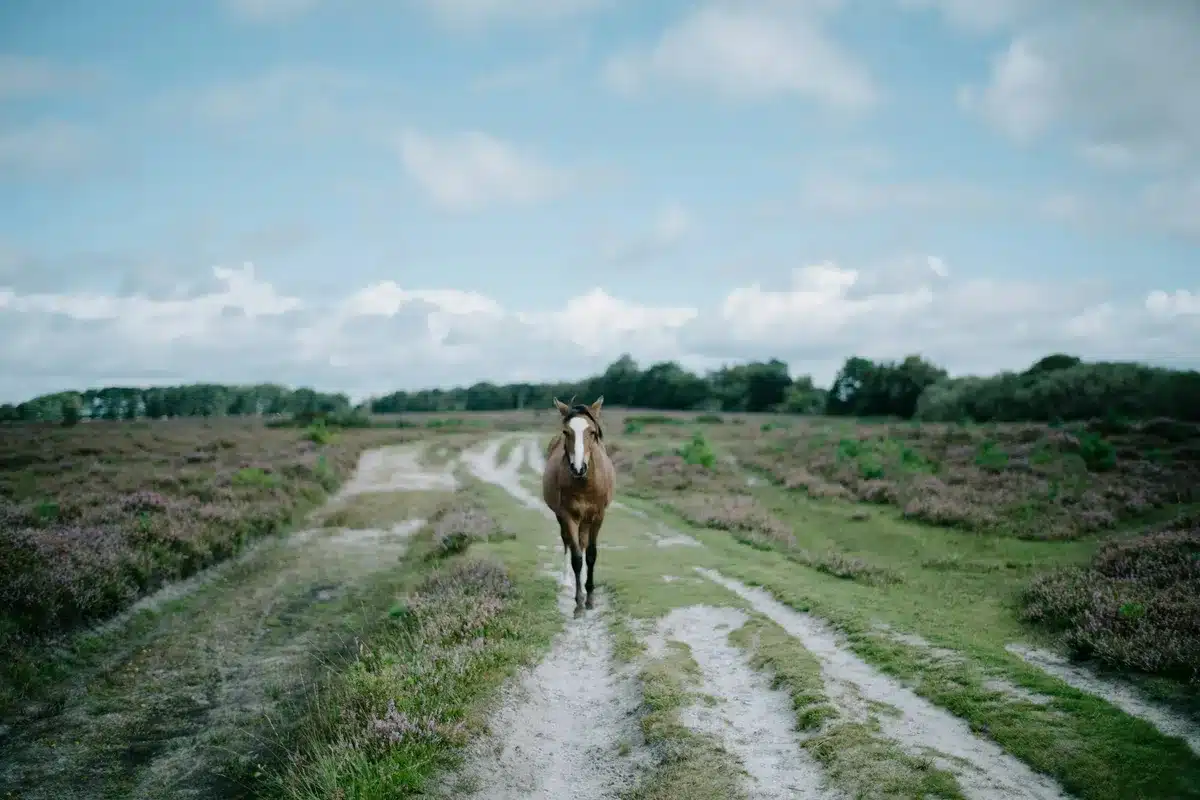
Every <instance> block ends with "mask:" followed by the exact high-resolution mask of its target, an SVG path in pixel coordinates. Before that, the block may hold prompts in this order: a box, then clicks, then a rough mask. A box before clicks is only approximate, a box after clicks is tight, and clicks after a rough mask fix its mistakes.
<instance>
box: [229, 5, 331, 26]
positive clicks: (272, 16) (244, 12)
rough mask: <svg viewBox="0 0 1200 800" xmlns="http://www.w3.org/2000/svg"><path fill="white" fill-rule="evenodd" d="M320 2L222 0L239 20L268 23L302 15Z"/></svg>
mask: <svg viewBox="0 0 1200 800" xmlns="http://www.w3.org/2000/svg"><path fill="white" fill-rule="evenodd" d="M320 3H321V0H221V7H222V8H223V9H224V11H225V13H227V14H228V15H229V16H231V17H233V18H234V19H236V20H237V21H238V22H244V23H249V24H252V25H268V24H275V23H280V22H288V21H290V20H293V19H295V18H297V17H301V16H303V15H305V14H307V13H309V12H310V11H312V10H313V9H315V8H316V7H317V6H318V5H320Z"/></svg>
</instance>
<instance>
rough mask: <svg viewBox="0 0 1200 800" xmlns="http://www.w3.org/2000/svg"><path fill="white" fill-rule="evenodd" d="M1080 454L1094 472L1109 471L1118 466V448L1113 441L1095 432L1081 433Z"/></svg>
mask: <svg viewBox="0 0 1200 800" xmlns="http://www.w3.org/2000/svg"><path fill="white" fill-rule="evenodd" d="M1079 455H1080V457H1081V458H1083V463H1084V464H1086V465H1087V468H1088V469H1089V470H1091V471H1092V472H1107V471H1108V470H1110V469H1113V468H1114V467H1116V466H1117V449H1116V448H1115V447H1113V445H1112V442H1110V441H1108V440H1107V439H1105V438H1103V437H1102V436H1100V435H1098V434H1095V433H1090V432H1084V433H1082V434H1080V435H1079Z"/></svg>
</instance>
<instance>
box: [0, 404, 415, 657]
mask: <svg viewBox="0 0 1200 800" xmlns="http://www.w3.org/2000/svg"><path fill="white" fill-rule="evenodd" d="M400 436H401V434H400V432H398V431H391V432H378V431H377V432H353V431H347V432H344V433H340V434H338V436H336V437H333V438H331V439H329V440H328V441H327V442H326V443H325V444H317V443H316V442H314V441H312V440H311V439H310V438H307V437H304V436H302V435H300V434H299V433H298V432H297V431H295V430H286V429H280V430H273V429H269V428H266V427H264V426H263V425H262V423H261V421H258V420H252V419H251V420H220V421H208V420H171V421H157V422H143V423H118V422H102V421H98V422H93V423H88V424H84V425H79V426H75V427H67V428H63V427H59V426H51V425H35V424H30V425H12V426H0V452H2V453H3V455H2V456H0V606H3V608H4V610H5V614H4V617H3V619H2V621H0V640H2V641H3V642H4V644H5V646H9V645H15V644H19V643H29V642H31V641H33V640H36V639H38V638H41V637H43V636H45V635H47V634H52V633H56V632H63V631H66V630H69V629H71V628H74V627H76V626H78V625H81V624H84V623H88V622H93V621H96V620H99V619H102V618H104V617H107V616H110V615H112V614H114V613H116V612H118V611H121V610H122V609H124V608H126V607H128V606H129V605H130V604H131V603H133V602H134V601H135V600H136V599H137V598H139V597H141V596H143V595H146V594H147V593H149V592H152V591H154V590H155V589H157V588H158V587H160V586H162V585H164V584H166V583H168V582H171V581H175V580H179V579H180V578H184V577H186V576H188V575H190V574H192V573H195V572H197V571H198V570H200V569H203V568H204V567H206V566H209V565H211V564H214V563H216V562H219V561H221V560H223V559H226V558H228V557H230V556H231V555H233V554H235V553H237V552H239V551H240V550H242V549H243V548H245V547H246V546H247V545H248V544H249V543H250V542H252V541H254V540H255V539H258V538H260V537H262V536H266V535H270V534H272V533H276V532H279V531H281V530H283V529H284V528H286V527H287V526H288V525H289V524H290V523H291V521H292V520H293V518H294V517H295V515H296V513H297V512H298V511H299V510H301V509H305V508H309V507H311V506H313V505H314V504H316V503H317V502H319V501H320V500H321V498H323V497H324V496H325V495H326V494H328V493H329V492H330V491H331V490H333V489H334V488H335V487H336V486H337V485H338V483H339V482H340V481H341V480H342V478H343V477H344V476H345V475H347V474H348V472H349V471H350V470H351V469H353V467H354V465H355V463H356V461H357V458H358V455H359V453H360V452H361V451H362V450H363V449H364V448H365V447H367V446H369V445H377V444H379V443H381V442H383V441H398V440H399V438H400Z"/></svg>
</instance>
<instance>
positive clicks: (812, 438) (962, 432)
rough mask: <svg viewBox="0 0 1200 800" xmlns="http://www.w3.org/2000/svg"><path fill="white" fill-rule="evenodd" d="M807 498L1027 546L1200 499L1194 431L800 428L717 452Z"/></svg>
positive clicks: (1199, 446)
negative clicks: (868, 507) (1000, 536)
mask: <svg viewBox="0 0 1200 800" xmlns="http://www.w3.org/2000/svg"><path fill="white" fill-rule="evenodd" d="M727 447H728V449H729V451H730V452H731V453H734V454H736V456H737V458H738V460H739V461H740V462H741V463H742V464H744V465H745V466H747V467H749V468H751V469H753V470H755V471H757V472H760V473H762V474H763V475H765V476H767V477H768V478H770V479H771V480H772V481H773V482H775V483H777V484H780V485H782V486H784V487H786V488H788V489H794V490H797V491H803V492H805V493H807V494H808V495H810V496H812V497H814V498H826V499H830V498H832V499H841V500H855V501H859V502H863V503H874V504H883V505H890V506H893V507H895V508H898V509H899V510H900V511H901V513H902V514H903V515H904V516H905V517H907V518H909V519H912V520H914V521H919V522H924V523H928V524H932V525H939V526H944V527H951V528H958V529H964V530H971V531H978V532H985V533H1008V534H1015V535H1017V536H1021V537H1024V538H1034V539H1071V538H1077V537H1080V536H1086V535H1089V534H1097V533H1102V532H1104V531H1107V530H1109V529H1112V528H1115V527H1116V526H1118V525H1120V524H1123V523H1125V522H1129V521H1136V520H1139V519H1142V518H1145V517H1146V516H1147V515H1150V514H1153V513H1155V512H1158V511H1159V510H1161V509H1165V508H1169V507H1172V506H1175V505H1178V504H1185V503H1190V502H1195V501H1197V500H1198V499H1200V426H1196V425H1193V424H1189V423H1180V422H1174V421H1170V420H1148V421H1146V422H1142V423H1137V424H1132V423H1131V424H1126V425H1120V426H1115V425H1112V424H1109V423H1106V422H1104V421H1096V422H1093V423H1090V424H1073V425H1070V426H1062V427H1055V426H1048V425H1037V424H1012V425H1007V424H1003V425H1001V424H998V425H988V426H967V425H954V424H921V425H917V424H912V423H858V424H848V423H841V422H837V421H832V420H823V421H817V420H812V421H804V422H802V423H800V424H798V425H795V426H791V427H787V428H772V429H770V430H767V431H761V432H760V435H759V436H758V437H755V438H753V439H750V438H749V437H746V438H739V439H737V440H734V441H730V442H729V443H728V445H727Z"/></svg>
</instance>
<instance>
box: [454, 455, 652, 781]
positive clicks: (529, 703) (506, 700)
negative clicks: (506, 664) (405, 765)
mask: <svg viewBox="0 0 1200 800" xmlns="http://www.w3.org/2000/svg"><path fill="white" fill-rule="evenodd" d="M502 441H503V440H501V439H497V440H492V441H491V442H489V443H488V444H487V445H486V446H485V447H483V448H482V449H481V450H475V451H470V452H467V453H464V454H463V460H464V462H465V463H466V464H467V465H468V467H469V468H470V469H471V471H472V473H473V474H475V475H476V476H477V477H479V478H480V479H481V480H484V481H487V482H489V483H492V484H494V485H496V486H499V487H500V488H502V489H504V490H505V491H506V492H507V493H508V494H509V495H510V496H512V497H513V499H515V500H516V501H517V502H519V503H521V504H522V505H523V506H525V507H526V508H530V509H532V510H536V511H538V512H539V513H540V514H541V515H542V516H543V517H546V518H547V519H548V520H552V519H553V515H552V513H551V512H550V510H549V509H548V508H547V507H546V506H545V504H544V503H543V502H542V501H541V499H540V498H537V497H534V496H533V494H532V493H531V492H529V491H528V490H527V489H526V488H525V487H524V485H523V484H522V483H521V479H520V471H521V467H522V462H523V461H524V460H525V459H526V458H528V455H527V452H528V451H527V449H526V448H522V447H519V446H518V447H515V448H513V450H512V452H511V453H510V455H509V458H508V459H507V460H506V461H505V463H503V464H498V463H497V458H498V455H499V452H500V446H501V444H502ZM548 524H552V523H549V522H548ZM555 532H556V531H555ZM585 569H586V568H585ZM570 585H571V588H572V589H573V588H574V578H573V576H572V577H571V582H570ZM564 588H565V587H564ZM558 605H559V610H560V611H561V612H562V614H563V616H564V617H567V621H566V628H565V630H564V631H563V632H562V633H560V634H559V635H558V637H557V638H556V639H555V641H554V643H553V644H552V646H551V650H550V653H549V654H548V655H547V656H546V658H545V659H544V660H543V661H542V662H541V663H540V664H538V665H537V666H536V667H534V668H532V669H529V670H526V671H525V672H524V673H523V674H522V676H521V678H520V680H518V681H514V682H513V683H511V684H510V685H509V686H508V687H507V688H506V689H505V692H504V695H503V698H502V702H501V704H500V706H499V708H498V710H497V711H496V712H495V714H494V715H493V717H492V719H491V720H490V725H489V726H490V728H491V731H492V732H491V734H490V735H489V736H486V737H483V738H482V739H481V740H479V741H477V742H476V743H474V744H473V745H472V748H471V752H470V755H469V757H468V760H467V763H466V765H465V766H464V767H463V769H462V770H461V771H460V772H459V773H458V774H457V775H454V776H450V777H449V779H448V784H447V786H446V787H445V789H444V791H446V792H447V796H453V797H463V796H475V797H479V798H487V800H505V799H507V798H513V800H515V799H516V798H531V797H539V798H541V797H545V798H557V797H561V796H574V797H587V798H598V799H601V798H616V797H618V796H620V793H621V792H622V791H624V790H626V789H628V788H630V787H632V786H633V785H634V782H635V780H636V776H637V773H638V770H639V766H640V765H641V764H643V763H645V761H646V759H647V758H648V756H647V755H646V752H647V751H646V749H645V748H644V747H640V746H634V745H635V744H636V743H637V742H640V741H641V734H640V730H639V728H638V722H637V717H636V711H637V709H638V707H639V705H640V696H639V692H638V689H637V684H636V681H635V679H634V675H633V674H632V671H631V670H628V669H627V670H624V671H621V672H617V671H616V670H615V665H614V663H613V661H612V652H613V644H612V636H611V634H610V633H609V630H608V625H607V615H608V612H607V608H606V603H605V598H604V596H603V594H598V595H597V607H596V609H594V610H593V611H590V612H588V613H586V614H585V615H583V616H582V617H580V618H577V619H573V618H572V615H573V610H574V600H573V597H572V596H570V595H569V594H568V593H567V592H566V591H563V592H560V593H559V597H558Z"/></svg>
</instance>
